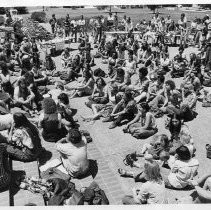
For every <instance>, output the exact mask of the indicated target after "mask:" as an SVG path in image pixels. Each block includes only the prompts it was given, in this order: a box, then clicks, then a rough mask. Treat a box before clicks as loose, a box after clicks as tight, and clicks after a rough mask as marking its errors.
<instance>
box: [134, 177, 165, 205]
mask: <svg viewBox="0 0 211 210" xmlns="http://www.w3.org/2000/svg"><path fill="white" fill-rule="evenodd" d="M138 190H139V192H138V195H137V198H138V200H140V203H145V202H147V204H162V203H165V200H166V190H165V185H164V183H163V182H162V183H161V184H158V183H156V182H152V181H147V182H145V183H143V184H142V185H141V186H140V187H139V188H138Z"/></svg>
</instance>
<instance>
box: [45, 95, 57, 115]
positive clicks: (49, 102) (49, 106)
mask: <svg viewBox="0 0 211 210" xmlns="http://www.w3.org/2000/svg"><path fill="white" fill-rule="evenodd" d="M42 107H43V111H44V113H45V114H53V113H55V112H56V111H57V106H56V103H55V101H54V100H53V99H52V98H44V99H43V102H42Z"/></svg>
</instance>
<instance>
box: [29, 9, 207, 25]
mask: <svg viewBox="0 0 211 210" xmlns="http://www.w3.org/2000/svg"><path fill="white" fill-rule="evenodd" d="M45 8H47V11H46V15H47V19H48V20H49V19H50V18H51V15H52V14H56V17H57V18H61V17H65V16H66V14H69V15H70V18H74V17H78V16H80V15H84V17H87V18H90V17H93V16H97V15H103V16H107V13H105V11H101V10H97V9H96V8H87V9H75V10H73V9H71V8H61V7H57V8H50V7H45ZM33 9H34V8H33ZM30 10H31V8H29V11H30ZM119 11H120V12H124V13H120V14H118V17H119V19H120V20H121V19H122V18H123V16H124V15H127V16H129V17H131V19H132V21H133V23H134V24H136V23H137V22H138V21H139V20H142V19H145V20H147V21H149V20H150V19H151V18H152V16H153V13H152V11H151V10H149V9H148V8H139V9H119ZM158 11H159V12H160V14H161V16H163V17H166V16H167V15H171V18H172V19H173V20H175V21H177V20H178V19H179V17H180V14H181V13H183V12H184V11H182V10H180V9H178V8H175V10H168V9H166V8H161V9H159V10H158ZM184 13H185V14H186V17H187V20H188V21H191V20H193V19H194V18H195V17H198V18H203V17H204V16H205V14H208V15H211V12H210V11H204V12H193V11H185V12H184ZM27 16H28V15H27Z"/></svg>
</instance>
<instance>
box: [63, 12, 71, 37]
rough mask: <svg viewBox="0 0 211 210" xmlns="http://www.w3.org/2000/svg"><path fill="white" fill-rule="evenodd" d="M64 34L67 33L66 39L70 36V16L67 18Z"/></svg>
mask: <svg viewBox="0 0 211 210" xmlns="http://www.w3.org/2000/svg"><path fill="white" fill-rule="evenodd" d="M64 32H65V37H68V36H70V21H69V17H68V15H67V16H66V18H65V21H64Z"/></svg>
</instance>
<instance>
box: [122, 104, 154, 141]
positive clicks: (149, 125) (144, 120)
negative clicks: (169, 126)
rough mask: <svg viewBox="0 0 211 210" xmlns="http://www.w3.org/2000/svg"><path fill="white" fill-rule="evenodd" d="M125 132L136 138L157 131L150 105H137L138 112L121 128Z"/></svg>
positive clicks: (144, 136)
mask: <svg viewBox="0 0 211 210" xmlns="http://www.w3.org/2000/svg"><path fill="white" fill-rule="evenodd" d="M123 131H124V132H125V133H130V134H131V135H132V136H133V137H135V138H137V139H145V138H149V137H150V136H153V135H154V134H155V133H157V131H158V129H157V126H156V122H155V118H154V116H153V114H152V113H151V112H150V107H149V105H148V104H147V103H141V104H139V105H138V114H137V115H136V117H135V118H134V119H133V120H132V121H131V122H129V123H128V124H127V126H126V127H125V128H124V129H123Z"/></svg>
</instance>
